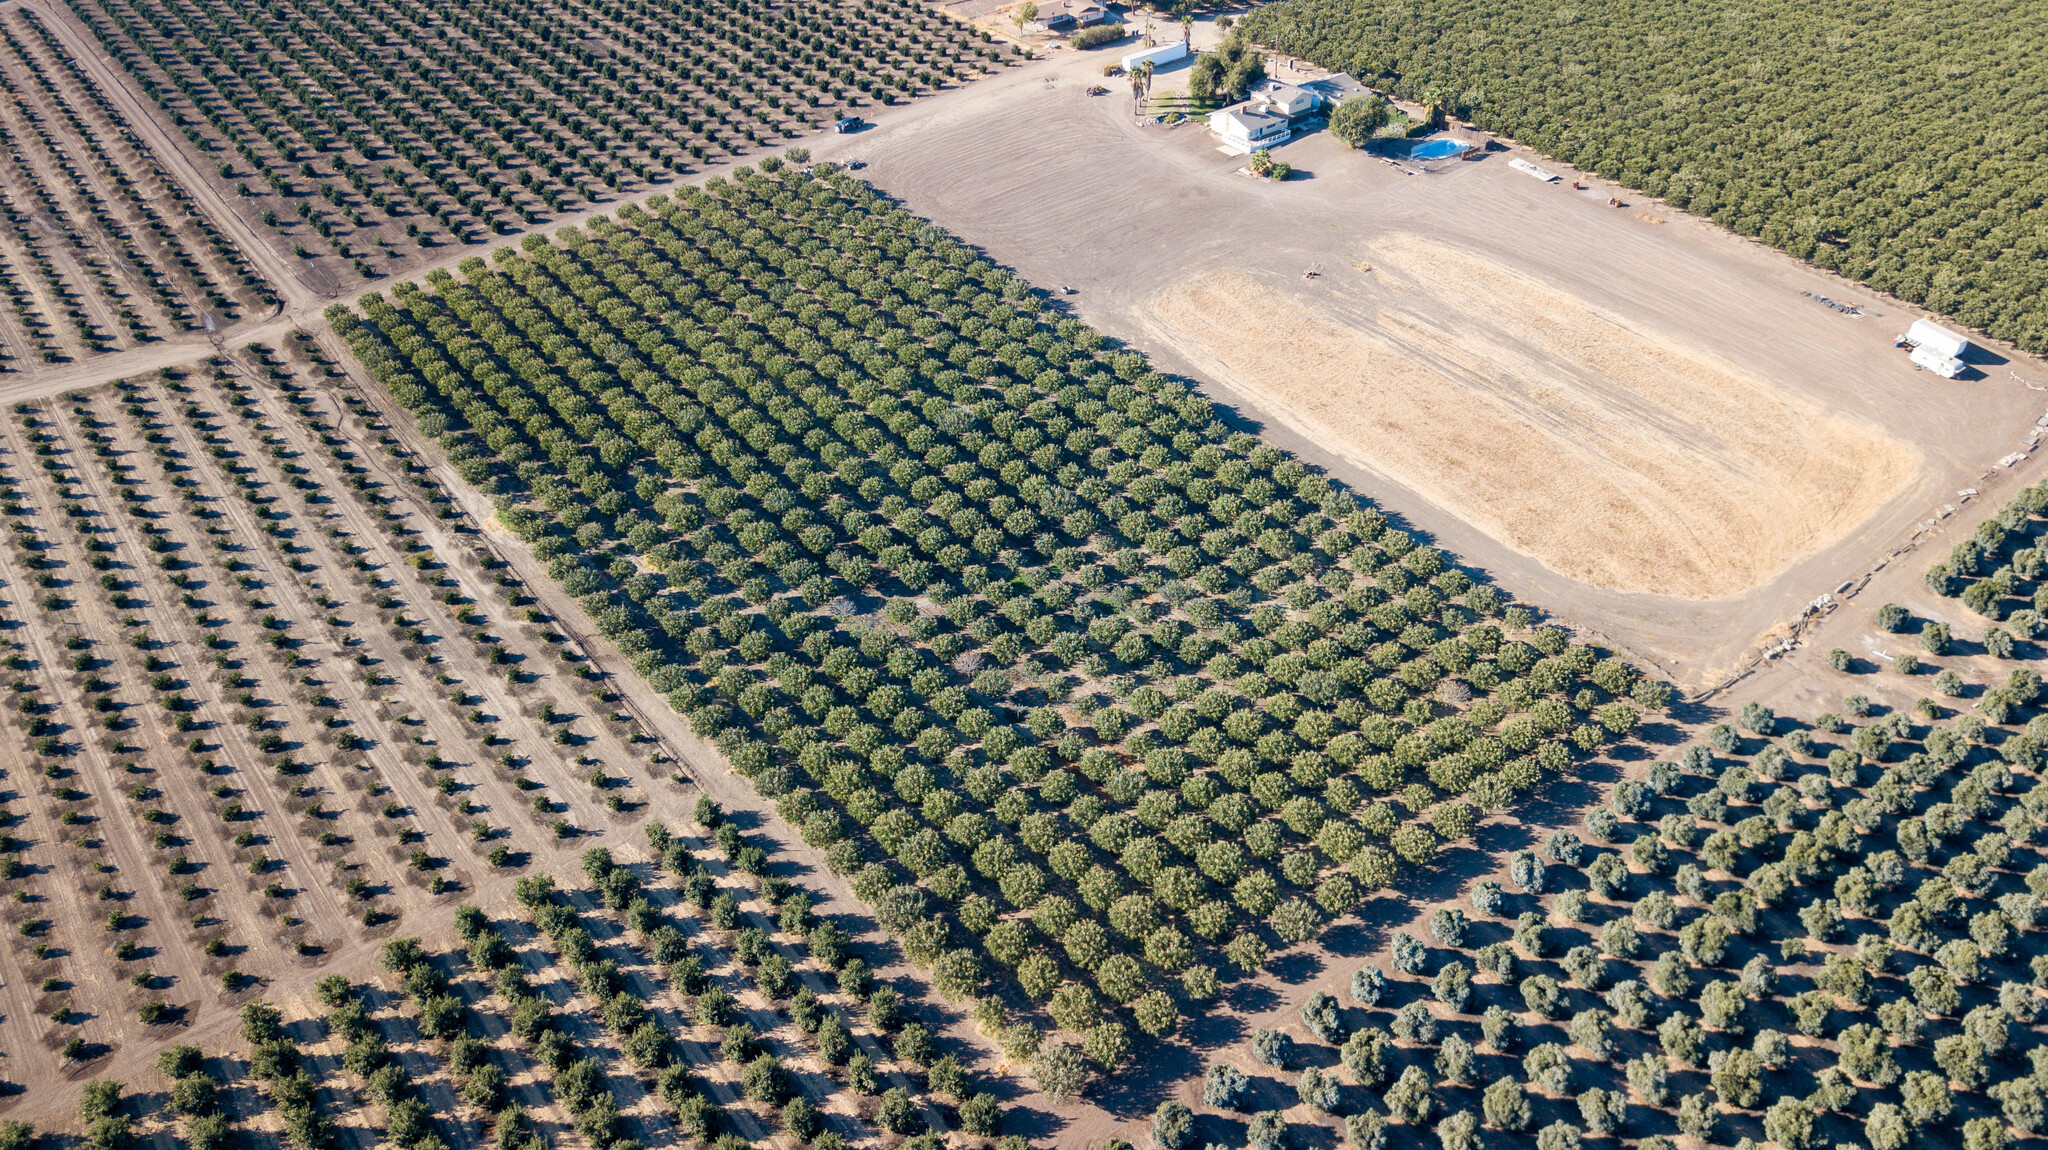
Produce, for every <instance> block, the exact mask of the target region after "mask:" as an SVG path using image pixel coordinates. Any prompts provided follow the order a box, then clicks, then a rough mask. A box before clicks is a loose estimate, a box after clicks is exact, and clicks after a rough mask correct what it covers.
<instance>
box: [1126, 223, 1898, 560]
mask: <svg viewBox="0 0 2048 1150" xmlns="http://www.w3.org/2000/svg"><path fill="white" fill-rule="evenodd" d="M1369 255H1370V262H1371V263H1372V264H1373V265H1374V270H1373V271H1371V272H1369V273H1366V274H1363V275H1356V276H1351V275H1346V276H1344V277H1343V278H1342V279H1341V280H1339V279H1337V278H1336V277H1326V278H1325V279H1323V280H1320V281H1316V283H1315V284H1314V285H1312V286H1296V285H1294V284H1292V283H1290V282H1289V281H1287V280H1283V279H1277V278H1273V279H1267V278H1260V277H1255V276H1253V275H1250V274H1247V273H1243V272H1223V273H1220V274H1217V275H1215V276H1213V277H1211V278H1209V279H1207V280H1204V281H1202V282H1199V283H1195V284H1193V285H1190V286H1186V287H1182V288H1177V289H1175V290H1172V291H1169V292H1167V293H1166V294H1165V295H1163V296H1162V297H1160V298H1159V299H1157V300H1156V301H1154V303H1153V306H1152V315H1151V317H1149V318H1150V322H1151V323H1152V324H1153V326H1155V327H1157V328H1158V329H1159V331H1160V334H1161V335H1163V336H1165V337H1166V338H1168V339H1169V340H1171V341H1172V342H1173V343H1174V344H1175V345H1176V346H1177V347H1179V348H1180V349H1181V350H1182V351H1183V352H1184V353H1185V354H1186V355H1188V357H1189V358H1190V359H1191V360H1192V361H1194V362H1195V363H1197V364H1199V365H1200V366H1201V367H1202V368H1203V369H1204V370H1205V371H1210V372H1213V373H1215V374H1216V375H1218V376H1220V377H1221V378H1223V379H1225V380H1226V381H1228V382H1230V383H1232V384H1233V385H1234V386H1236V387H1238V388H1240V389H1241V390H1243V391H1246V392H1247V393H1250V394H1253V395H1257V396H1259V397H1260V398H1261V399H1262V400H1263V401H1264V402H1267V403H1270V404H1271V405H1272V406H1273V408H1274V409H1275V411H1276V413H1277V414H1278V416H1279V418H1280V419H1281V420H1282V421H1284V422H1286V423H1288V424H1289V425H1291V426H1292V427H1294V429H1295V430H1297V431H1299V432H1301V433H1302V434H1304V435H1307V436H1310V437H1311V438H1313V439H1315V440H1316V441H1318V442H1320V443H1322V444H1323V445H1324V446H1326V447H1328V448H1330V449H1332V450H1335V451H1338V452H1341V453H1343V454H1345V455H1347V456H1349V457H1351V458H1353V459H1355V460H1356V461H1357V462H1359V463H1361V464H1363V465H1364V466H1367V467H1369V468H1371V469H1373V470H1376V471H1378V472H1380V473H1382V474H1385V475H1387V476H1389V477H1390V478H1392V479H1394V480H1396V481H1398V482H1400V483H1402V484H1403V485H1405V486H1407V487H1409V488H1411V489H1412V490H1414V491H1416V492H1417V493H1418V494H1420V495H1422V496H1423V497H1425V498H1427V499H1429V500H1430V501H1431V502H1434V503H1436V504H1438V505H1439V506H1442V507H1444V508H1445V509H1447V510H1449V511H1451V512H1453V513H1455V514H1457V515H1458V516H1460V517H1461V518H1463V519H1465V520H1466V521H1468V522H1470V523H1472V524H1474V525H1475V526H1477V527H1479V528H1481V529H1482V530H1484V531H1486V532H1487V533H1488V534H1490V535H1492V536H1493V537H1495V538H1496V539H1498V540H1500V541H1501V542H1502V543H1504V544H1506V545H1508V546H1509V547H1512V548H1514V549H1515V550H1517V551H1519V552H1521V553H1523V554H1525V555H1528V556H1530V557H1531V558H1533V559H1535V560H1537V561H1538V562H1541V563H1543V564H1544V565H1545V566H1547V567H1550V568H1551V569H1553V570H1555V571H1558V572H1559V573H1561V574H1564V575H1568V576H1570V577H1572V578H1574V579H1578V580H1580V581H1582V582H1584V583H1587V584H1591V585H1593V586H1596V587H1602V588H1607V589H1612V590H1619V591H1634V592H1648V593H1654V594H1661V595H1671V596H1676V597H1679V598H1685V599H1696V600H1707V599H1720V598H1725V597H1729V596H1733V595H1737V594H1740V593H1742V592H1743V591H1746V590H1748V589H1750V588H1752V587H1755V586H1757V585H1758V584H1760V583H1763V582H1765V581H1767V580H1769V579H1770V578H1771V577H1772V576H1774V575H1776V574H1778V573H1779V572H1781V571H1783V570H1784V569H1785V568H1786V567H1788V566H1790V565H1791V564H1792V563H1793V562H1795V561H1796V560H1798V559H1799V558H1801V557H1802V556H1806V555H1810V554H1812V553H1814V552H1816V551H1818V550H1820V549H1822V548H1824V547H1826V546H1828V545H1829V544H1831V543H1834V542H1836V541H1837V540H1839V539H1841V538H1843V537H1844V536H1845V535H1847V534H1848V533H1849V532H1850V531H1852V530H1853V529H1855V528H1856V526H1857V525H1859V524H1860V523H1862V522H1863V521H1864V520H1865V519H1867V518H1868V517H1869V516H1870V515H1871V514H1872V513H1873V512H1875V511H1876V510H1877V509H1878V508H1879V507H1880V506H1882V505H1883V504H1884V503H1885V502H1886V501H1887V500H1889V499H1890V498H1891V497H1892V496H1893V495H1895V494H1897V493H1898V492H1899V491H1900V490H1901V489H1902V488H1903V487H1904V486H1905V484H1906V483H1907V481H1908V480H1909V479H1910V478H1911V477H1912V475H1913V474H1914V472H1915V470H1916V469H1917V468H1918V467H1919V464H1920V453H1919V451H1918V449H1917V448H1915V447H1913V446H1912V445H1910V444H1907V443H1905V442H1903V441H1900V440H1898V439H1896V438H1894V437H1892V436H1890V435H1888V434H1886V433H1885V432H1883V431H1881V430H1879V429H1877V428H1874V427H1871V426H1869V425H1867V424H1864V423H1861V422H1859V421H1856V420H1853V419H1850V418H1848V417H1846V416H1842V415H1839V414H1836V413H1833V412H1830V411H1828V410H1826V409H1824V408H1822V407H1820V406H1819V405H1818V404H1816V403H1814V402H1812V401H1811V400H1808V399H1806V398H1805V397H1803V396H1799V395H1796V394H1793V393H1791V392H1789V391H1788V390H1786V389H1784V388H1781V387H1779V386H1777V385H1775V384H1773V383H1771V382H1770V381H1768V380H1765V379H1761V378H1758V377H1757V376H1755V375H1753V374H1751V373H1749V372H1748V371H1746V370H1744V369H1741V368H1738V367H1735V366H1733V365H1731V364H1728V363H1726V362H1723V361H1721V360H1720V359H1719V358H1718V357H1715V356H1713V355H1712V354H1710V353H1708V352H1706V351H1704V350H1702V349H1697V348H1691V347H1684V346H1680V345H1678V344H1676V343H1673V342H1672V341H1670V340H1668V339H1665V338H1663V337H1661V336H1659V335H1657V334H1655V333H1651V332H1645V331H1640V330H1637V329H1635V328H1633V327H1631V326H1630V324H1629V323H1628V322H1627V321H1626V320H1624V319H1622V318H1620V317H1618V316H1615V315H1612V314H1609V313H1607V312H1605V311H1603V310H1601V309H1599V308H1596V307H1594V306H1593V305H1591V304H1589V303H1588V302H1586V301H1585V300H1583V299H1580V298H1578V297H1576V296H1574V295H1571V294H1569V293H1566V292H1563V291H1560V290H1558V289H1556V288H1553V287H1551V286H1549V285H1548V284H1545V283H1542V282H1540V281H1538V280H1536V279H1533V278H1531V277H1529V276H1526V275H1523V274H1522V273H1520V272H1517V271H1515V270H1513V269H1510V268H1507V267H1505V266H1503V265H1501V264H1499V263H1497V262H1495V261H1492V260H1489V259H1486V258H1484V257H1480V256H1477V255H1473V254H1471V253H1468V252H1463V251H1457V250H1452V249H1447V248H1444V247H1441V246H1437V245H1432V244H1429V243H1426V242H1424V241H1422V240H1420V239H1417V238H1415V237H1413V236H1405V235H1396V236H1388V237H1384V238H1382V239H1381V240H1379V241H1377V242H1376V243H1375V244H1374V245H1373V248H1372V251H1371V252H1370V253H1369Z"/></svg>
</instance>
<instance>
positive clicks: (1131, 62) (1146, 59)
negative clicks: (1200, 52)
mask: <svg viewBox="0 0 2048 1150" xmlns="http://www.w3.org/2000/svg"><path fill="white" fill-rule="evenodd" d="M1188 55H1189V53H1188V45H1187V41H1185V40H1175V41H1174V42H1173V43H1171V44H1161V45H1160V46H1158V47H1157V48H1146V49H1143V50H1141V51H1137V52H1132V53H1129V54H1128V55H1126V56H1125V57H1124V58H1123V66H1124V71H1126V72H1128V71H1130V70H1131V69H1133V68H1136V67H1139V66H1141V65H1144V64H1150V65H1152V66H1153V67H1154V68H1160V67H1164V66H1165V65H1167V64H1172V63H1175V62H1177V61H1180V60H1185V59H1187V58H1188Z"/></svg>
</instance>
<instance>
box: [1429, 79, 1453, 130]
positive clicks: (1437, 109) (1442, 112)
mask: <svg viewBox="0 0 2048 1150" xmlns="http://www.w3.org/2000/svg"><path fill="white" fill-rule="evenodd" d="M1450 107H1451V94H1450V93H1449V92H1446V91H1444V90H1443V89H1442V88H1431V89H1429V90H1428V91H1426V92H1424V93H1423V94H1422V115H1423V118H1424V119H1425V120H1427V121H1428V122H1429V126H1430V127H1431V128H1441V127H1443V126H1444V117H1445V116H1446V115H1447V114H1448V112H1449V110H1450Z"/></svg>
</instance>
